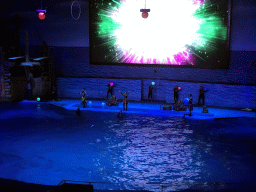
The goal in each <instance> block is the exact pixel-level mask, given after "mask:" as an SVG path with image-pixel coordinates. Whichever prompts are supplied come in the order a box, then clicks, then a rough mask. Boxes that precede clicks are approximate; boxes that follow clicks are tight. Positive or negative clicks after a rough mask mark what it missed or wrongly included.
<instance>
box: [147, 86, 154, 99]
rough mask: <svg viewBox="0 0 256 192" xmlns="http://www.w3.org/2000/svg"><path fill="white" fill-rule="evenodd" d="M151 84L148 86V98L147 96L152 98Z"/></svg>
mask: <svg viewBox="0 0 256 192" xmlns="http://www.w3.org/2000/svg"><path fill="white" fill-rule="evenodd" d="M153 88H154V87H153V84H152V83H151V84H150V86H149V88H148V100H149V98H151V99H153Z"/></svg>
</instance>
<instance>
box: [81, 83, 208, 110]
mask: <svg viewBox="0 0 256 192" xmlns="http://www.w3.org/2000/svg"><path fill="white" fill-rule="evenodd" d="M153 85H154V84H153V83H151V84H150V85H149V90H148V99H149V100H150V99H151V100H152V99H153V89H154V86H153ZM114 86H115V84H114V83H113V82H111V83H109V84H108V92H107V100H108V102H107V105H108V106H118V100H117V98H116V97H115V96H114V95H113V89H114ZM180 90H181V88H180V87H178V86H177V85H176V86H175V87H174V89H173V92H174V102H175V104H177V103H178V101H179V91H180ZM119 92H120V94H121V95H123V97H124V99H123V110H127V108H128V95H129V92H124V93H122V92H121V91H119ZM205 92H206V89H204V88H203V87H202V86H200V88H199V98H198V105H199V104H200V101H201V100H202V103H203V105H204V98H205V97H204V93H205ZM109 94H110V95H111V98H110V99H108V96H109ZM80 95H82V97H81V100H82V103H81V104H82V105H83V107H84V108H85V105H86V104H87V100H86V92H85V88H83V89H82V91H81V92H80ZM188 109H189V112H190V115H191V111H192V110H193V98H192V94H189V99H188Z"/></svg>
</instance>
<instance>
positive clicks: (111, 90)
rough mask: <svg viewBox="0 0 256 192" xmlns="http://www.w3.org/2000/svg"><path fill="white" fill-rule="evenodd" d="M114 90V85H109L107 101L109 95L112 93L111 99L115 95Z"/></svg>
mask: <svg viewBox="0 0 256 192" xmlns="http://www.w3.org/2000/svg"><path fill="white" fill-rule="evenodd" d="M113 88H114V83H112V82H111V83H109V84H108V93H107V99H108V94H109V93H110V94H111V97H112V95H113Z"/></svg>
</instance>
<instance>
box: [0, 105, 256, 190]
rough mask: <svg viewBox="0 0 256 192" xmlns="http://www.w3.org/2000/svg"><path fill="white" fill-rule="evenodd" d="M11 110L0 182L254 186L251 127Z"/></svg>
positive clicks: (2, 141)
mask: <svg viewBox="0 0 256 192" xmlns="http://www.w3.org/2000/svg"><path fill="white" fill-rule="evenodd" d="M12 109H13V110H12V111H10V106H9V107H6V108H4V110H3V109H2V110H1V111H0V120H1V125H0V126H2V127H1V129H0V148H1V151H0V176H1V177H3V178H11V179H17V180H20V181H24V182H28V183H31V182H32V183H39V184H46V185H49V184H53V185H57V184H58V183H59V182H60V181H61V180H63V179H66V180H74V181H88V182H99V183H94V184H93V185H94V187H95V189H113V190H119V189H121V190H124V189H130V190H148V191H162V188H161V185H164V188H163V191H164V192H167V191H174V190H175V191H177V190H179V189H181V190H182V189H183V190H184V189H187V188H193V187H194V188H195V189H196V190H201V189H209V184H212V186H214V187H215V189H214V190H215V191H216V190H220V189H223V188H225V185H226V186H227V185H228V183H235V182H241V181H250V180H253V179H254V178H255V172H256V171H255V154H256V151H255V148H256V147H255V144H254V143H255V138H256V131H255V126H254V125H255V119H244V120H241V119H237V120H234V119H232V120H218V121H209V120H207V121H201V120H189V121H187V122H186V121H184V120H183V121H182V119H181V118H180V117H160V116H153V115H152V116H147V115H146V116H145V115H139V114H136V115H135V114H125V115H124V117H123V118H122V119H117V118H116V114H114V113H99V112H89V111H88V112H84V113H83V114H82V116H79V117H78V116H77V115H76V114H75V112H74V111H67V110H63V109H62V108H52V107H49V106H48V105H43V104H40V108H39V106H38V104H35V105H32V106H27V105H26V106H24V105H22V106H20V107H19V108H17V106H14V107H13V108H12ZM16 117H21V118H16ZM24 117H25V118H24ZM43 117H44V118H43ZM14 118H15V121H14V120H13V119H14ZM248 133H250V134H249V136H248ZM6 170H9V171H8V172H6ZM102 182H105V183H104V184H102ZM113 183H115V184H113ZM212 186H211V187H212ZM216 188H217V189H216Z"/></svg>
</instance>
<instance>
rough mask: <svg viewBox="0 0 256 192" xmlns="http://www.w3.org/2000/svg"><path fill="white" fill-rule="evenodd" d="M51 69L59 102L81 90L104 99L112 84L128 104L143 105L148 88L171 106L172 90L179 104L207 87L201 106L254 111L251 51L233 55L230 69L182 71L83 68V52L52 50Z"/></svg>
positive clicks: (86, 54) (255, 57)
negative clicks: (177, 91)
mask: <svg viewBox="0 0 256 192" xmlns="http://www.w3.org/2000/svg"><path fill="white" fill-rule="evenodd" d="M53 55H54V67H55V74H56V77H57V89H58V94H59V96H60V97H69V98H79V94H78V93H79V91H80V90H81V88H83V87H85V88H86V91H87V94H88V97H89V98H106V94H107V85H108V83H109V82H111V81H113V82H114V83H116V87H115V95H116V96H117V98H118V99H122V95H121V94H120V93H119V92H118V91H119V90H120V91H129V92H130V95H129V99H131V100H137V101H138V100H141V99H143V100H145V99H147V96H148V87H149V85H150V83H151V82H152V81H154V82H155V83H156V85H155V88H154V90H153V96H154V99H155V100H162V101H166V102H173V88H174V87H175V85H178V86H181V87H182V90H181V91H180V99H184V98H186V97H188V94H189V93H191V94H192V95H193V98H194V103H197V100H198V89H199V87H200V85H203V86H205V87H207V88H208V92H207V93H206V98H205V100H206V102H205V103H206V105H213V106H225V107H239V108H255V107H256V88H255V85H256V67H255V66H252V65H251V63H252V62H253V61H255V60H256V52H250V51H241V52H239V51H233V52H231V58H230V69H225V70H220V69H187V68H168V67H137V66H107V65H92V64H90V63H89V49H88V48H82V47H79V48H74V47H54V53H53Z"/></svg>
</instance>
